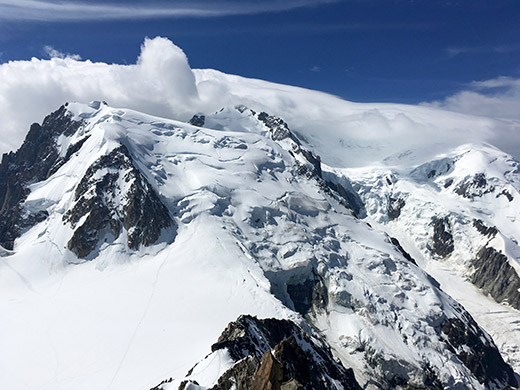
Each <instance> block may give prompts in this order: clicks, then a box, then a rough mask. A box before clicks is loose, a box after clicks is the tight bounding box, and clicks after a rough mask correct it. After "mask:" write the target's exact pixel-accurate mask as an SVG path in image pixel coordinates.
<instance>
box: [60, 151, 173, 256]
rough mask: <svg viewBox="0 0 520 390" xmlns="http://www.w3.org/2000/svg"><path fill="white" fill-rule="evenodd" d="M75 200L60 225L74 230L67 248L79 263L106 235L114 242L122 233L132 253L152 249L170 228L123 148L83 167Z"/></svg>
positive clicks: (167, 217)
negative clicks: (82, 174)
mask: <svg viewBox="0 0 520 390" xmlns="http://www.w3.org/2000/svg"><path fill="white" fill-rule="evenodd" d="M75 201H76V203H75V204H74V207H73V208H72V209H71V210H69V211H68V212H67V213H66V214H65V215H64V216H63V220H64V221H65V222H70V224H71V225H72V227H73V228H74V229H75V231H74V234H73V236H72V238H71V239H70V241H69V243H68V247H69V249H70V250H71V251H73V252H74V253H75V254H76V255H77V256H78V257H79V258H85V257H87V256H88V255H89V254H91V253H92V252H93V251H94V250H95V249H96V247H97V246H98V244H99V241H100V240H101V239H102V238H104V237H105V236H106V235H107V234H108V233H110V234H111V235H112V236H113V237H114V238H117V237H119V234H120V232H121V228H122V227H124V228H125V229H126V231H127V232H128V238H127V243H128V247H129V248H131V249H137V248H138V247H139V245H145V246H147V245H151V244H153V243H154V242H156V241H157V240H158V239H159V237H160V235H161V231H162V230H163V229H165V228H168V227H173V226H174V222H173V220H172V219H171V217H170V215H169V213H168V209H167V208H166V206H164V204H163V203H162V202H161V200H160V199H159V197H158V196H157V194H156V193H155V191H154V190H153V188H152V187H151V185H150V184H149V183H148V182H147V181H146V179H145V178H144V176H143V175H142V174H141V172H139V170H138V169H137V168H135V167H134V165H133V163H132V158H131V156H130V153H129V151H128V149H127V148H126V147H125V146H123V145H122V146H119V147H118V148H116V149H114V150H113V151H112V152H110V153H109V154H107V155H105V156H102V157H100V158H99V159H98V160H97V161H96V162H95V163H94V164H93V165H92V166H90V167H89V168H88V170H87V172H86V174H85V176H84V177H83V179H82V180H81V182H80V183H79V185H78V186H77V188H76V193H75ZM85 216H86V219H85V220H84V222H83V223H82V224H81V225H80V226H77V224H78V222H79V221H80V220H81V219H82V218H83V217H85Z"/></svg>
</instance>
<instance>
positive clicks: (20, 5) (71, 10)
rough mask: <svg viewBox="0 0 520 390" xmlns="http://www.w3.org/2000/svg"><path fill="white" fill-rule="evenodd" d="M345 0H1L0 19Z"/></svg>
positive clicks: (174, 13) (168, 14) (218, 11)
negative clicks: (129, 0)
mask: <svg viewBox="0 0 520 390" xmlns="http://www.w3.org/2000/svg"><path fill="white" fill-rule="evenodd" d="M339 1H342V0H285V1H282V0H266V1H250V0H246V1H237V0H224V1H208V0H192V1H176V2H166V1H164V0H163V1H161V2H155V3H152V4H150V3H147V4H145V3H146V2H144V1H141V2H139V3H125V4H122V3H109V2H105V3H103V4H99V3H95V2H88V3H87V2H81V1H51V0H0V20H13V21H16V20H18V21H22V20H25V21H28V20H33V21H49V22H52V21H54V22H59V21H64V22H65V21H81V20H85V21H89V20H118V19H129V20H130V19H156V18H180V17H192V18H211V17H223V16H232V15H247V14H260V13H270V12H281V11H288V10H292V9H296V8H303V7H313V6H319V5H323V4H328V3H336V2H339Z"/></svg>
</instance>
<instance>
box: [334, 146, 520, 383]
mask: <svg viewBox="0 0 520 390" xmlns="http://www.w3.org/2000/svg"><path fill="white" fill-rule="evenodd" d="M519 166H520V164H519V163H518V161H516V160H515V159H513V158H512V157H511V156H510V155H508V154H506V153H504V152H502V151H501V150H499V149H497V148H495V147H493V146H491V145H489V144H467V145H462V146H460V147H458V148H455V149H453V150H451V151H448V152H447V153H443V154H440V155H438V156H436V157H435V158H434V159H433V160H432V161H429V162H426V163H424V164H421V165H419V166H414V165H408V164H404V165H395V166H391V167H384V168H383V167H364V168H355V169H352V168H351V169H342V170H340V171H341V173H342V174H344V175H346V176H347V177H349V178H350V179H351V180H352V181H353V184H354V187H356V188H357V189H358V191H359V193H360V194H361V196H362V198H363V199H364V201H365V204H366V207H367V214H368V217H367V218H366V220H367V221H369V222H370V223H371V224H372V225H374V227H376V228H377V229H380V230H383V231H388V232H391V234H392V236H393V237H396V238H398V239H399V241H400V243H401V245H402V246H403V247H404V249H405V250H406V251H407V252H409V253H410V254H411V255H412V257H413V258H414V259H415V260H416V261H417V262H418V263H419V265H420V266H421V268H422V269H424V270H425V271H426V272H428V273H429V274H430V275H432V276H433V277H434V278H435V279H436V280H437V281H438V282H439V283H440V284H441V288H442V289H443V290H444V291H446V292H447V293H449V294H450V295H451V296H452V297H453V298H455V299H456V300H457V301H458V302H459V303H461V304H462V305H463V306H464V307H465V308H466V309H467V310H468V311H469V312H470V313H471V314H472V315H473V317H474V318H475V319H476V320H477V322H478V323H479V325H480V326H481V327H483V328H484V329H485V330H486V331H487V332H488V333H489V334H490V335H491V336H492V337H493V339H494V341H495V343H496V344H497V346H498V347H499V350H500V351H501V353H502V355H503V356H504V358H505V360H506V361H507V362H508V363H510V364H511V365H512V367H513V368H514V370H515V372H516V373H519V372H520V328H519V327H518V324H519V323H520V312H519V311H518V310H516V309H514V308H512V307H510V306H509V305H507V304H499V303H497V302H496V301H494V300H493V299H492V298H491V297H486V296H484V294H483V293H482V292H481V291H480V290H478V288H476V287H475V286H474V285H472V284H471V283H470V281H469V280H470V277H471V275H472V274H473V272H474V270H473V268H472V260H473V259H475V258H476V254H477V252H478V251H479V250H480V249H481V248H482V247H483V246H487V247H493V248H495V249H496V250H497V251H499V252H501V253H503V254H505V255H506V256H507V258H508V261H509V264H510V265H511V266H512V267H513V268H515V269H516V271H517V273H520V272H519V271H520V247H519V246H518V242H519V241H518V240H519V238H520V176H519V173H520V170H519ZM475 175H484V177H485V178H486V181H487V186H485V187H484V188H472V189H471V193H472V194H474V195H475V196H474V197H471V198H468V197H464V196H461V195H459V194H457V189H458V188H459V187H460V185H461V184H464V183H465V182H467V181H468V180H469V181H471V179H472V178H474V177H475ZM488 191H490V192H488ZM504 191H505V192H507V194H508V195H509V196H510V197H511V199H509V198H508V196H506V195H504ZM390 198H394V199H397V198H401V199H403V200H404V201H405V204H404V206H403V208H402V209H401V213H400V215H399V217H398V218H397V219H395V220H390V218H389V217H388V213H387V208H388V203H389V199H390ZM436 217H440V218H443V217H447V218H448V221H449V224H450V226H451V232H452V234H453V238H454V251H453V253H451V254H450V255H449V256H448V257H446V258H440V257H439V256H436V255H434V254H432V251H431V247H432V245H433V225H434V222H433V219H434V218H436ZM475 220H480V221H482V222H483V224H484V225H485V226H487V227H496V228H497V229H498V231H499V233H498V234H497V235H496V236H495V237H490V236H484V235H482V234H480V233H479V232H478V231H477V229H476V228H475V226H474V225H473V222H474V221H475Z"/></svg>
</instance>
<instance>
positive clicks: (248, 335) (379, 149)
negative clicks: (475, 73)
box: [0, 71, 520, 390]
mask: <svg viewBox="0 0 520 390" xmlns="http://www.w3.org/2000/svg"><path fill="white" fill-rule="evenodd" d="M215 74H216V73H214V72H213V71H199V72H198V73H196V76H197V79H198V81H199V83H200V84H199V86H200V87H202V85H203V84H204V78H206V80H207V79H208V78H210V76H211V77H220V79H219V80H222V82H224V80H226V83H227V84H226V85H227V88H228V89H229V90H233V88H235V89H234V91H235V93H234V95H233V96H234V97H233V99H238V92H236V91H238V89H237V87H236V85H241V87H240V88H241V89H240V91H241V94H242V95H247V93H244V91H245V90H247V88H253V87H247V83H251V84H253V85H255V83H256V84H257V87H258V86H260V87H262V88H264V91H269V90H271V89H272V88H273V86H272V85H271V84H267V83H264V84H262V82H259V81H248V82H244V83H243V84H240V83H241V82H242V81H241V79H239V78H237V79H235V78H233V77H231V76H229V77H228V76H222V75H218V74H216V75H217V76H215ZM213 80H215V78H213ZM257 87H254V88H256V89H255V90H256V91H259V90H261V88H260V89H258V88H259V87H258V88H257ZM280 88H281V89H282V90H283V87H280ZM300 92H301V94H302V96H303V97H299V95H297V94H293V95H291V96H293V99H294V100H295V101H300V102H301V104H302V106H300V107H299V108H298V109H294V110H292V111H291V110H288V111H287V112H286V114H287V117H288V118H285V117H284V116H283V115H281V113H280V112H278V111H279V107H281V105H280V104H275V103H273V106H274V107H276V108H275V110H274V111H276V112H275V114H276V116H275V115H274V114H273V113H271V112H269V110H268V109H266V106H269V99H268V97H269V96H268V95H269V94H268V93H267V92H266V93H264V95H263V96H262V94H261V93H260V94H259V95H258V96H256V97H254V98H253V97H252V96H249V97H247V96H242V97H243V99H242V100H243V103H244V104H245V105H244V104H241V105H226V104H224V107H223V108H222V109H220V110H218V111H216V112H204V113H200V112H199V113H194V116H193V117H192V118H191V120H190V121H189V122H182V121H177V120H170V119H164V118H158V117H153V116H149V115H146V114H144V113H139V112H136V111H132V110H129V109H122V108H121V109H120V108H112V107H110V106H108V105H107V104H106V103H104V102H92V103H90V104H89V105H84V104H79V103H69V104H67V105H64V106H62V107H61V108H60V109H58V110H57V111H56V112H54V113H52V114H50V115H49V116H47V117H46V118H45V120H44V121H43V122H42V124H41V125H38V124H35V125H33V126H32V127H31V129H30V131H29V133H28V135H27V137H26V140H25V142H24V144H23V146H22V147H21V148H20V149H19V150H18V151H17V152H16V153H10V154H8V155H4V157H3V159H2V164H1V165H0V201H1V203H2V209H1V212H0V214H1V219H0V243H1V245H2V249H1V252H0V256H1V258H0V278H1V279H0V281H1V283H0V286H1V287H0V288H1V291H2V294H1V296H2V298H1V299H0V312H1V313H2V314H3V318H5V320H4V321H2V322H1V325H0V334H2V336H1V337H0V347H1V348H0V350H2V352H1V353H0V384H1V387H5V388H12V389H26V388H38V389H58V388H63V389H148V388H152V387H154V386H156V388H160V389H163V390H166V389H168V390H169V389H177V388H180V389H181V388H182V389H210V388H211V389H231V388H239V389H240V388H255V389H256V388H258V389H260V388H262V389H264V388H276V389H293V388H294V389H297V388H305V389H313V388H314V389H316V388H337V389H350V388H352V389H357V388H366V389H396V388H400V389H442V388H445V389H504V388H508V387H511V388H513V387H515V386H516V385H517V383H516V379H515V374H514V371H516V372H519V371H520V350H519V349H518V346H519V345H520V344H519V342H520V329H518V323H520V314H519V312H518V309H519V308H520V307H519V305H520V299H519V293H518V287H520V281H519V277H518V259H519V258H520V249H519V247H518V240H519V239H520V227H519V226H520V225H519V222H518V217H520V216H519V215H518V213H519V210H520V208H519V207H518V206H519V204H518V202H520V176H519V174H520V172H519V169H518V162H517V161H516V160H515V159H514V158H513V157H511V156H510V155H508V154H506V153H504V152H502V151H500V150H498V149H496V148H495V147H493V146H490V145H486V144H476V145H463V146H457V147H454V146H456V144H457V143H458V141H459V138H458V137H456V138H453V139H449V140H448V141H446V142H445V143H442V142H440V143H435V144H434V146H433V147H432V148H431V150H426V149H425V148H423V147H422V146H419V145H421V142H419V140H414V141H413V142H408V143H407V144H406V148H407V149H408V150H399V149H398V148H397V147H396V148H393V147H392V145H390V146H386V145H385V140H389V139H390V138H389V136H388V135H387V134H386V135H384V134H382V135H381V136H380V138H379V141H377V142H373V143H372V140H377V139H378V137H377V134H376V133H374V134H370V135H368V136H367V137H366V138H365V139H364V140H363V134H362V133H363V131H364V130H362V131H358V132H357V133H356V134H353V135H352V137H350V138H349V134H348V133H341V134H337V133H335V132H334V131H333V130H331V129H330V128H328V127H329V126H331V124H332V123H338V121H340V119H344V118H348V117H349V115H350V122H349V125H348V126H355V125H357V126H361V127H362V126H363V123H365V122H364V118H365V119H366V120H367V121H368V122H367V123H370V124H371V126H372V125H373V120H374V117H377V116H381V118H383V117H384V116H385V115H386V116H387V117H386V118H387V119H388V115H390V116H392V115H393V117H392V119H391V121H395V122H394V125H396V126H398V127H399V126H401V127H402V126H413V123H412V124H411V123H410V122H409V121H407V117H405V116H404V114H402V113H399V112H397V108H396V107H389V108H388V111H386V112H385V111H384V109H385V108H384V107H383V111H381V112H385V114H384V115H383V114H381V113H380V112H376V111H374V110H375V108H374V107H371V106H369V107H367V106H366V107H364V108H363V107H362V105H359V106H356V107H355V108H352V106H349V107H350V109H351V110H354V111H357V113H353V112H352V111H351V112H350V113H349V114H348V115H346V114H345V111H341V110H339V108H341V107H343V106H342V104H344V105H350V103H346V102H344V103H341V101H340V100H339V99H337V98H333V97H328V96H326V95H323V96H322V94H318V93H313V92H310V91H300ZM284 93H285V94H288V95H290V94H291V90H290V89H287V90H285V92H283V93H282V95H283V94H284ZM313 94H314V95H313ZM282 95H278V96H282ZM263 98H265V99H263ZM311 98H312V99H316V100H320V99H322V100H321V101H322V102H323V101H329V102H331V104H329V105H328V106H326V107H325V106H323V108H322V106H319V107H316V108H314V109H315V110H318V111H319V110H321V111H323V112H320V113H318V114H316V113H315V112H311V111H309V113H308V114H307V118H309V117H314V118H316V119H314V120H313V121H311V122H310V121H308V120H307V121H305V123H303V122H304V121H303V119H302V117H304V115H303V114H302V116H301V117H300V118H298V116H297V115H296V114H297V113H298V112H302V110H305V109H306V107H307V105H309V104H310V103H309V102H310V101H312V99H311ZM309 99H310V100H309ZM323 99H324V100H323ZM334 99H336V100H334ZM223 103H225V102H223ZM332 103H333V104H332ZM284 106H291V104H288V102H287V101H285V102H284ZM310 106H312V104H310ZM399 109H400V110H403V112H406V109H407V108H406V107H404V106H403V107H401V108H399ZM363 110H364V111H363ZM429 110H430V111H429ZM432 112H434V113H441V111H439V110H431V109H427V108H414V109H412V108H410V113H409V115H410V116H411V117H412V118H415V119H414V120H416V121H418V122H417V123H421V126H422V127H423V128H424V129H426V130H425V131H426V132H427V133H428V132H432V131H433V130H432V129H431V128H429V126H430V125H431V123H436V122H435V120H434V119H433V118H434V115H433V114H431V113H432ZM334 113H335V114H334ZM427 113H430V114H431V115H430V116H428V115H426V114H427ZM282 114H283V113H282ZM345 115H346V116H345ZM352 116H354V117H355V118H357V119H355V120H353V118H352ZM319 118H322V119H323V120H321V121H319V120H318V119H319ZM325 118H329V122H327V120H326V119H325ZM381 118H380V119H381ZM421 118H422V119H421ZM304 119H305V118H304ZM376 119H377V118H376ZM444 121H445V122H446V123H449V124H450V126H451V125H453V123H455V125H454V126H463V125H464V124H465V125H467V124H468V123H469V124H477V123H478V120H477V119H476V118H467V117H465V116H462V115H458V114H451V113H445V116H444V117H440V118H439V119H438V123H441V124H440V125H438V126H441V127H442V126H444V125H442V123H443V122H444ZM464 121H466V122H464ZM377 123H383V122H382V119H381V121H379V120H378V121H377ZM481 126H484V127H485V126H486V125H482V124H481ZM376 127H377V126H376ZM313 129H314V130H313ZM365 130H366V129H365ZM376 130H377V129H375V130H374V132H376ZM392 137H395V134H394V135H392ZM337 140H341V142H339V141H338V142H336V141H337ZM378 142H379V144H378ZM393 143H394V144H395V145H397V144H398V142H397V141H395V140H394V141H393ZM371 152H372V153H371ZM396 152H397V153H396ZM349 153H350V154H349ZM320 156H321V157H320ZM384 156H386V157H385V158H382V157H384ZM376 160H377V161H376ZM487 295H489V297H488V296H487ZM267 318H274V319H267ZM228 324H229V326H228ZM226 326H228V327H227V329H226ZM225 329H226V330H225ZM219 335H221V336H220V337H219ZM497 345H498V348H497ZM513 369H514V370H513ZM169 378H171V380H170V379H169Z"/></svg>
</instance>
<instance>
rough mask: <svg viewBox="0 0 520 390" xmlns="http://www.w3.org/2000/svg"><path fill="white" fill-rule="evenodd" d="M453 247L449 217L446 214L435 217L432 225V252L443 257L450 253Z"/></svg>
mask: <svg viewBox="0 0 520 390" xmlns="http://www.w3.org/2000/svg"><path fill="white" fill-rule="evenodd" d="M454 249H455V247H454V241H453V234H452V233H451V224H450V219H449V218H448V217H447V216H446V217H443V218H436V219H435V221H434V225H433V247H432V252H433V253H434V254H436V255H437V256H440V257H442V258H444V257H447V256H449V255H451V253H452V252H453V250H454Z"/></svg>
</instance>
